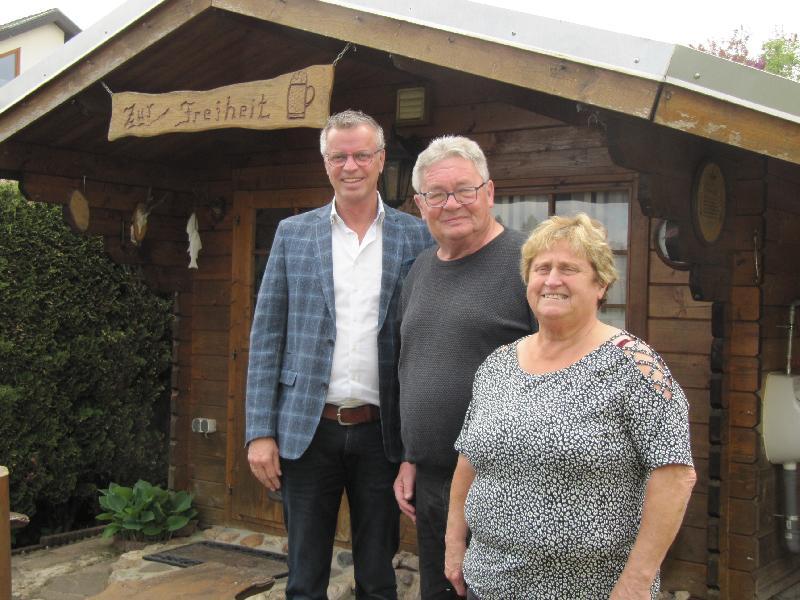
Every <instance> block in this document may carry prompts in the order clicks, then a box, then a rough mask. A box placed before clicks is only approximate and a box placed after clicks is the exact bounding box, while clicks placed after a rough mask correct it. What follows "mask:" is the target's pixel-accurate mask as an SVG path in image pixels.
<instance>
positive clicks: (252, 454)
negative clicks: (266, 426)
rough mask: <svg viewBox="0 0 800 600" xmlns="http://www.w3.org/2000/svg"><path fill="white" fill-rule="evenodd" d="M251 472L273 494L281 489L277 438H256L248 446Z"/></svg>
mask: <svg viewBox="0 0 800 600" xmlns="http://www.w3.org/2000/svg"><path fill="white" fill-rule="evenodd" d="M247 460H248V462H249V463H250V470H251V471H252V472H253V475H255V476H256V479H258V480H259V481H260V482H261V483H263V484H264V486H265V487H266V488H267V489H268V490H269V491H271V492H274V491H276V490H279V489H281V479H280V477H281V463H280V455H279V453H278V444H277V443H276V442H275V438H271V437H263V438H256V439H254V440H253V441H251V442H250V444H248V446H247Z"/></svg>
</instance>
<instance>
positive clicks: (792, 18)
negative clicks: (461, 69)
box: [0, 0, 800, 53]
mask: <svg viewBox="0 0 800 600" xmlns="http://www.w3.org/2000/svg"><path fill="white" fill-rule="evenodd" d="M401 1H402V0H398V2H401ZM431 1H436V0H431ZM447 1H448V2H452V3H453V4H456V3H457V2H458V1H459V0H447ZM482 1H483V3H485V4H493V5H495V6H502V7H504V8H510V9H514V10H520V11H525V12H529V13H533V14H537V15H540V16H543V17H550V18H554V19H560V20H563V21H569V22H572V23H579V24H581V25H589V26H592V27H599V28H601V29H609V30H612V31H619V32H622V33H628V34H631V35H636V36H639V37H645V38H649V39H654V40H659V41H662V42H670V43H677V44H684V45H689V44H695V45H696V44H698V43H703V42H706V41H707V40H708V39H709V38H714V39H725V38H727V37H728V36H729V34H730V33H731V32H732V31H733V30H734V29H735V28H737V27H740V26H744V27H745V29H746V30H747V31H748V32H749V33H750V36H751V46H750V50H751V52H752V53H757V52H758V50H759V49H760V47H761V43H762V42H763V41H764V40H765V39H768V38H769V37H772V35H773V34H774V32H775V31H776V29H778V30H782V31H784V32H786V33H798V34H800V0H768V1H761V2H759V1H758V0H746V1H745V0H670V1H668V2H650V1H648V0H561V1H553V0H548V1H547V2H544V1H543V0H482ZM123 2H124V0H24V1H23V0H18V1H15V0H0V24H2V23H7V22H9V21H13V20H14V19H18V18H20V17H24V16H27V15H30V14H34V13H37V12H40V11H43V10H47V9H49V8H60V9H61V11H62V12H63V13H64V14H65V15H67V16H68V17H69V18H70V19H72V21H74V22H75V24H76V25H78V26H79V27H80V28H81V29H86V28H87V27H89V26H90V25H92V24H93V23H94V22H95V21H97V20H99V19H101V18H102V17H103V16H105V15H106V14H107V13H109V12H111V11H112V10H114V9H115V8H116V7H118V6H119V5H120V4H123Z"/></svg>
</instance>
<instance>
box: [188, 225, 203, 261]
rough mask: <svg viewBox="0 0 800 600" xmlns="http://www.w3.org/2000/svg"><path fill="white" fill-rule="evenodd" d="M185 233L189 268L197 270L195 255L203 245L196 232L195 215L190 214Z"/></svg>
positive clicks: (198, 233)
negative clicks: (187, 237)
mask: <svg viewBox="0 0 800 600" xmlns="http://www.w3.org/2000/svg"><path fill="white" fill-rule="evenodd" d="M186 233H187V234H188V235H189V250H188V252H189V268H190V269H197V268H198V266H197V255H198V254H199V253H200V250H201V249H202V248H203V243H202V242H201V241H200V232H199V231H198V230H197V215H195V213H192V215H191V216H190V217H189V222H188V223H186Z"/></svg>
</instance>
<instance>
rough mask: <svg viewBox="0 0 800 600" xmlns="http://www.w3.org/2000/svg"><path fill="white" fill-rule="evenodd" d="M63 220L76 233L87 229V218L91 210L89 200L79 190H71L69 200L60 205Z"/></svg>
mask: <svg viewBox="0 0 800 600" xmlns="http://www.w3.org/2000/svg"><path fill="white" fill-rule="evenodd" d="M62 211H63V213H64V220H65V221H66V222H67V224H68V225H69V226H70V228H71V229H72V230H73V231H75V232H78V233H84V232H85V231H86V230H87V229H89V219H90V214H91V211H90V209H89V201H88V200H86V196H84V195H83V193H82V192H81V191H80V190H72V193H71V194H70V195H69V200H67V203H66V204H64V206H63V207H62Z"/></svg>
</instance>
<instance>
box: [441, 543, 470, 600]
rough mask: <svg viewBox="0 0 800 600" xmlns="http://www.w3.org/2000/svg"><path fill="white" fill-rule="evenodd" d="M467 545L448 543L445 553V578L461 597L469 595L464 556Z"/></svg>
mask: <svg viewBox="0 0 800 600" xmlns="http://www.w3.org/2000/svg"><path fill="white" fill-rule="evenodd" d="M466 553H467V545H466V544H464V543H458V542H447V545H446V546H445V551H444V576H445V577H447V579H448V581H450V583H452V584H453V589H454V590H455V591H456V593H457V594H458V595H459V596H466V595H467V585H466V583H464V568H463V566H464V555H465V554H466Z"/></svg>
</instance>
